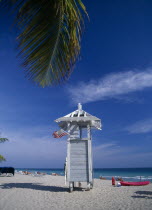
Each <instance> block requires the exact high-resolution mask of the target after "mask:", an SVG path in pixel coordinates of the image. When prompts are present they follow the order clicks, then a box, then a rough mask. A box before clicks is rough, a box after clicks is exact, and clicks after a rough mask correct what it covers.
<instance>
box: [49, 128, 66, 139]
mask: <svg viewBox="0 0 152 210" xmlns="http://www.w3.org/2000/svg"><path fill="white" fill-rule="evenodd" d="M52 135H53V137H54V138H61V137H62V136H66V135H68V133H67V132H65V131H64V130H63V129H60V130H59V131H54V132H53V134H52Z"/></svg>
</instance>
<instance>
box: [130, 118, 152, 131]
mask: <svg viewBox="0 0 152 210" xmlns="http://www.w3.org/2000/svg"><path fill="white" fill-rule="evenodd" d="M126 130H127V131H129V133H149V132H152V119H146V120H142V121H138V122H135V123H134V124H132V125H130V126H128V127H127V128H126Z"/></svg>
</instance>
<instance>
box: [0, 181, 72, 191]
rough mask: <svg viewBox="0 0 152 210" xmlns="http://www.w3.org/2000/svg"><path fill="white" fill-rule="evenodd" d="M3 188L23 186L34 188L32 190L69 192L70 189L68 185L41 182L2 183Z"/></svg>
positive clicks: (23, 187)
mask: <svg viewBox="0 0 152 210" xmlns="http://www.w3.org/2000/svg"><path fill="white" fill-rule="evenodd" d="M0 188H1V189H12V188H22V189H32V190H41V191H50V192H69V189H68V188H66V187H58V186H45V185H41V184H39V183H9V184H1V185H0Z"/></svg>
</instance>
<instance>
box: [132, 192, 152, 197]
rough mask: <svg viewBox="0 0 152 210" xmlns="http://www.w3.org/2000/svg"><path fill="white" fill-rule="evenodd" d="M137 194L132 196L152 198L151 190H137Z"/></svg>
mask: <svg viewBox="0 0 152 210" xmlns="http://www.w3.org/2000/svg"><path fill="white" fill-rule="evenodd" d="M135 193H136V194H137V195H134V196H132V198H146V199H152V192H151V191H136V192H135Z"/></svg>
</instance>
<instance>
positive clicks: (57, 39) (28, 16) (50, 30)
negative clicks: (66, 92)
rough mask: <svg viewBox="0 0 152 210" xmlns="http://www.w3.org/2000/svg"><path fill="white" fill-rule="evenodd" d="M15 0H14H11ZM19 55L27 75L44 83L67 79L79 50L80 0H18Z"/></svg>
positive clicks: (81, 19)
mask: <svg viewBox="0 0 152 210" xmlns="http://www.w3.org/2000/svg"><path fill="white" fill-rule="evenodd" d="M12 1H13V0H12ZM14 2H15V8H16V10H17V18H16V23H17V26H18V27H19V30H20V35H19V36H18V38H17V41H18V49H19V57H20V58H21V62H22V65H23V67H24V69H25V72H26V76H27V78H28V79H31V80H34V81H35V82H37V83H39V84H40V85H41V86H43V87H44V86H48V85H54V84H58V83H61V82H63V81H65V80H67V79H68V78H69V76H70V74H71V72H72V69H73V66H74V64H75V62H76V61H77V58H78V56H79V53H80V43H81V36H82V30H83V26H84V19H83V13H85V14H87V12H86V9H85V6H84V4H83V3H82V1H81V0H26V1H25V0H24V1H23V0H15V1H14Z"/></svg>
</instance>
